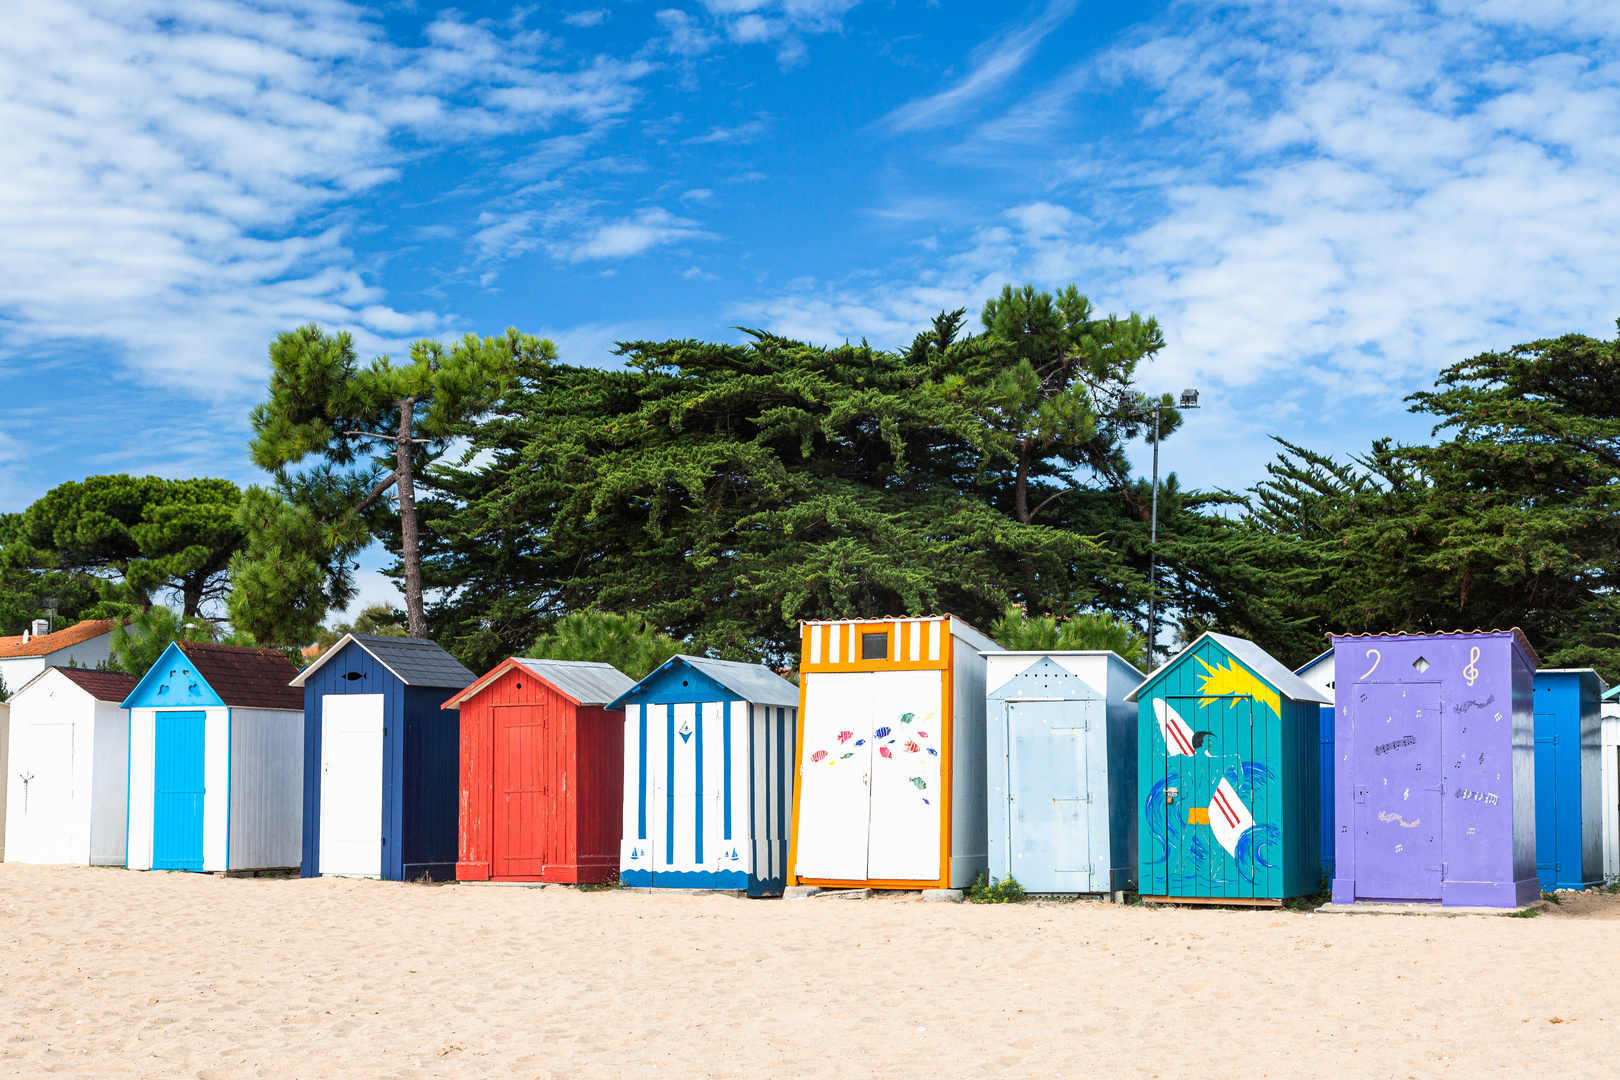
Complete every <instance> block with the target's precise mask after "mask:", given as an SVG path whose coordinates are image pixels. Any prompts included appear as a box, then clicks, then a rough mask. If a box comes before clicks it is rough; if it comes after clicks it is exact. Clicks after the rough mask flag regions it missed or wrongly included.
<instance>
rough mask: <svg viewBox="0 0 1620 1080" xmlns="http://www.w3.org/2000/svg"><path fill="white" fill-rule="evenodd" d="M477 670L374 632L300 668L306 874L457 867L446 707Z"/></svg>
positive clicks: (457, 767) (440, 877)
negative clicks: (450, 698)
mask: <svg viewBox="0 0 1620 1080" xmlns="http://www.w3.org/2000/svg"><path fill="white" fill-rule="evenodd" d="M476 678H477V676H475V675H474V674H473V673H472V672H471V671H468V670H467V669H466V668H465V667H463V666H462V665H461V663H460V662H459V661H458V660H456V658H455V657H453V656H451V655H450V654H449V653H447V652H445V651H444V650H443V649H441V648H439V646H437V645H435V644H434V643H433V642H431V641H428V640H426V639H424V638H407V637H386V636H383V635H378V634H345V635H344V636H343V638H342V639H341V640H340V641H338V643H337V644H335V645H333V646H332V647H331V648H330V649H328V650H326V652H324V653H322V654H321V655H320V658H319V659H317V660H316V661H315V662H314V663H312V664H310V665H309V666H308V667H307V668H305V669H304V670H303V671H300V672H299V673H298V677H297V678H295V679H293V680H292V685H293V686H294V687H296V688H298V689H299V690H301V691H302V698H303V710H304V772H303V776H304V788H303V792H304V859H303V865H302V867H301V869H300V873H301V874H302V876H303V877H319V876H321V875H323V874H333V875H337V876H341V877H374V878H384V879H386V880H388V881H417V880H420V879H422V878H428V879H431V880H433V881H450V880H452V879H453V878H454V877H455V873H456V818H457V803H458V801H459V798H460V791H461V775H460V774H461V745H460V738H461V731H460V724H459V722H458V719H459V718H458V714H457V713H456V712H455V711H454V710H445V709H441V708H440V706H441V705H442V704H443V703H444V701H445V699H446V698H447V697H449V696H451V695H452V694H454V693H455V692H456V691H458V690H461V689H464V688H465V687H467V686H468V685H470V684H471V683H472V682H473V680H474V679H476Z"/></svg>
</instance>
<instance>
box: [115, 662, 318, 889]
mask: <svg viewBox="0 0 1620 1080" xmlns="http://www.w3.org/2000/svg"><path fill="white" fill-rule="evenodd" d="M295 673H296V669H295V668H294V667H293V666H292V664H291V662H289V661H288V659H287V658H286V657H285V656H283V655H282V654H281V653H279V652H277V651H276V650H274V649H248V648H242V647H239V646H235V645H215V644H212V643H210V642H192V641H177V642H174V643H172V644H171V645H170V646H169V647H168V648H167V649H165V650H163V654H162V655H161V656H159V657H158V661H157V663H156V664H153V665H152V668H151V670H150V671H148V672H147V673H146V674H145V675H144V676H143V677H142V678H141V680H140V682H138V683H136V684H135V689H133V690H131V691H130V693H129V696H128V697H126V698H125V699H124V702H123V704H124V708H126V709H128V710H129V838H128V841H127V845H128V846H127V851H126V854H127V862H126V865H127V866H128V867H129V868H130V869H131V870H200V871H207V872H210V873H214V872H221V871H228V870H273V869H286V868H290V867H294V866H297V865H298V844H299V840H298V835H299V824H300V821H301V808H300V798H299V797H300V795H301V794H302V792H303V737H304V710H303V708H302V702H301V701H300V700H299V695H298V692H297V691H295V690H293V689H291V688H289V687H288V686H287V680H289V679H291V678H292V677H293V675H294V674H295Z"/></svg>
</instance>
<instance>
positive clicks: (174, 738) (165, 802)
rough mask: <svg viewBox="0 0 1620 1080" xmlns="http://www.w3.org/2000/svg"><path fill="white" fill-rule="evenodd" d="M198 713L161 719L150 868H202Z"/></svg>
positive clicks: (201, 723) (155, 762)
mask: <svg viewBox="0 0 1620 1080" xmlns="http://www.w3.org/2000/svg"><path fill="white" fill-rule="evenodd" d="M204 716H205V714H203V713H200V712H160V713H158V714H157V724H156V728H157V730H156V732H155V735H156V737H155V739H154V742H155V746H154V748H153V751H154V753H153V782H152V794H153V799H154V804H153V807H152V868H153V869H154V870H201V869H202V868H203V728H204Z"/></svg>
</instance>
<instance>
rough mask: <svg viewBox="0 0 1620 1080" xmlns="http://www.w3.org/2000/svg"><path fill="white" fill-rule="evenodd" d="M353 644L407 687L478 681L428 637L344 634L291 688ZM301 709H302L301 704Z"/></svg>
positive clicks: (453, 686)
mask: <svg viewBox="0 0 1620 1080" xmlns="http://www.w3.org/2000/svg"><path fill="white" fill-rule="evenodd" d="M350 642H353V643H354V644H355V645H356V646H358V647H359V648H361V649H364V650H365V651H366V652H367V653H369V654H370V655H371V658H372V659H373V660H375V661H377V663H379V664H381V665H382V666H383V667H385V668H387V669H388V670H389V671H391V672H393V673H394V677H395V678H397V679H398V680H399V681H400V682H402V683H404V684H405V685H406V686H431V687H438V688H443V689H446V690H460V689H461V688H462V687H465V686H467V685H469V684H470V683H472V682H473V681H474V680H476V679H477V678H478V676H477V675H474V674H473V673H472V672H471V671H469V670H467V668H465V667H463V666H462V664H461V661H459V660H457V659H456V658H455V657H453V656H451V655H450V654H449V653H447V652H445V651H444V650H443V649H441V648H439V646H438V645H437V644H435V643H434V642H431V641H429V640H427V639H426V638H409V637H386V636H384V635H382V634H344V635H343V639H342V640H341V641H339V642H338V643H337V644H336V645H333V646H332V647H331V648H330V649H327V650H326V651H325V652H324V653H322V654H321V656H320V659H319V660H316V661H315V662H314V663H313V664H311V665H309V667H307V668H305V669H304V670H303V671H300V672H298V674H297V676H296V677H295V678H294V679H293V681H292V685H294V686H300V687H301V686H303V685H304V683H305V682H306V681H307V680H308V679H309V677H310V676H311V675H313V674H315V672H317V671H319V670H320V669H321V667H322V665H324V664H326V663H327V662H328V661H330V660H331V659H332V658H333V657H334V656H336V655H337V654H338V653H340V652H342V651H343V646H345V645H347V644H349V643H350ZM299 707H300V708H302V707H303V706H302V705H300V706H299Z"/></svg>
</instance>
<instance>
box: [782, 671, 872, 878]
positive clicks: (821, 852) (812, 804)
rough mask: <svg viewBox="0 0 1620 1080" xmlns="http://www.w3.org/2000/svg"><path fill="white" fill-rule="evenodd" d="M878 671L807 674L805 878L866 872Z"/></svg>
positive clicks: (799, 869) (800, 858)
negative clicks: (875, 675) (874, 689)
mask: <svg viewBox="0 0 1620 1080" xmlns="http://www.w3.org/2000/svg"><path fill="white" fill-rule="evenodd" d="M872 678H873V675H872V673H870V672H838V673H835V674H826V675H822V674H817V675H810V676H807V679H808V682H807V684H806V686H805V691H804V720H803V736H802V737H803V740H804V743H803V745H804V751H803V754H804V757H803V766H802V768H801V769H800V772H799V831H798V837H797V840H798V844H797V847H796V848H795V849H794V854H793V858H794V863H795V871H796V873H797V874H798V875H799V876H800V877H808V878H823V879H826V880H830V881H853V880H859V879H862V878H865V877H866V842H867V822H868V820H869V818H870V814H871V809H872V796H871V784H872Z"/></svg>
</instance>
